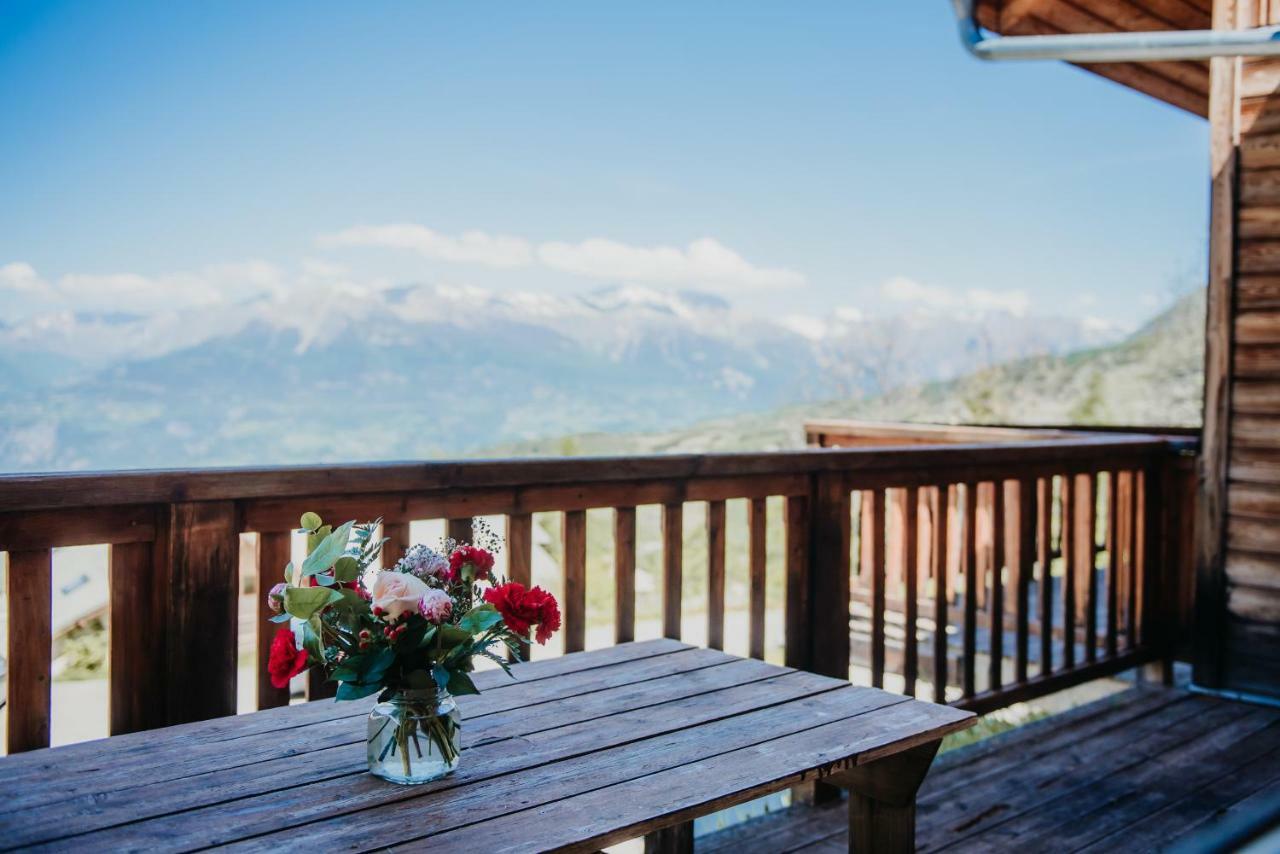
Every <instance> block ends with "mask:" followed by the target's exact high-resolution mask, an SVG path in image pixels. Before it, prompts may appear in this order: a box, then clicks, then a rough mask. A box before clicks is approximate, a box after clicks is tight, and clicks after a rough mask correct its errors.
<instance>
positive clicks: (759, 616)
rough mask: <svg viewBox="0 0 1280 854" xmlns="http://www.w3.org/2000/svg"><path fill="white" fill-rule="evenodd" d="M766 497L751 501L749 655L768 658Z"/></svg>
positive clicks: (748, 522) (748, 518) (749, 523)
mask: <svg viewBox="0 0 1280 854" xmlns="http://www.w3.org/2000/svg"><path fill="white" fill-rule="evenodd" d="M766 513H767V511H766V509H765V500H764V499H763V498H753V499H751V502H750V503H749V504H748V505H747V529H748V535H749V544H748V549H749V552H750V559H749V564H748V572H749V575H748V580H749V594H748V595H749V597H750V598H749V605H750V614H751V618H750V628H749V630H748V631H749V633H750V634H749V639H748V644H747V648H748V650H749V651H748V653H747V654H748V655H749V656H750V657H751V658H759V659H763V658H764V605H765V602H764V585H765V553H766V552H765V530H766V529H765V516H766Z"/></svg>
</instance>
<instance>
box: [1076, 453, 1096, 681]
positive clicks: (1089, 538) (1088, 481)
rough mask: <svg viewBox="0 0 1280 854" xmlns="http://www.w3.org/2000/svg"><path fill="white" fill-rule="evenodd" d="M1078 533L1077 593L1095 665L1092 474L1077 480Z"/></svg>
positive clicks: (1089, 653) (1086, 651)
mask: <svg viewBox="0 0 1280 854" xmlns="http://www.w3.org/2000/svg"><path fill="white" fill-rule="evenodd" d="M1076 487H1077V489H1078V490H1079V492H1078V494H1077V507H1078V513H1079V516H1078V517H1077V523H1076V530H1077V532H1078V533H1079V537H1080V539H1079V540H1078V543H1077V546H1076V565H1077V566H1078V567H1079V570H1080V576H1079V578H1080V583H1079V587H1078V588H1077V589H1078V590H1079V589H1081V588H1083V590H1082V592H1083V593H1084V597H1083V602H1082V603H1081V604H1082V606H1083V607H1082V608H1081V610H1082V612H1083V613H1082V614H1081V616H1083V617H1084V660H1085V661H1087V662H1089V663H1093V662H1094V661H1097V659H1098V570H1097V566H1098V560H1097V556H1098V536H1097V530H1096V529H1097V509H1098V506H1097V504H1096V503H1095V501H1094V496H1095V495H1096V492H1095V481H1094V476H1093V475H1091V474H1083V475H1080V476H1079V478H1077V481H1076Z"/></svg>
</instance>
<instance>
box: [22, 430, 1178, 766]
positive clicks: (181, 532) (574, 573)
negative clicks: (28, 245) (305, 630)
mask: <svg viewBox="0 0 1280 854" xmlns="http://www.w3.org/2000/svg"><path fill="white" fill-rule="evenodd" d="M1187 470H1188V461H1187V459H1186V458H1185V454H1184V453H1183V452H1182V451H1181V450H1180V448H1179V445H1178V443H1177V442H1171V441H1168V440H1165V439H1162V438H1156V437H1150V436H1126V437H1115V436H1098V437H1074V438H1070V439H1066V440H1057V439H1055V440H1039V441H1026V442H1017V443H988V444H961V445H952V446H947V447H894V448H855V449H830V450H826V449H813V450H806V451H796V452H783V453H753V454H716V455H684V456H649V457H618V458H570V459H539V460H515V461H476V462H470V461H468V462H431V463H417V464H381V465H363V466H323V467H300V468H270V469H210V470H200V471H139V472H121V473H107V474H50V475H8V476H0V549H2V550H4V551H5V552H7V554H8V579H9V597H8V608H9V611H8V637H9V645H8V667H9V675H8V680H9V685H8V699H9V706H8V733H7V745H8V749H9V751H11V752H12V751H19V750H28V749H32V748H36V747H40V746H44V745H46V744H48V743H49V721H50V666H51V661H50V658H51V656H50V631H51V628H50V624H51V617H50V613H51V605H50V603H51V595H52V591H51V567H52V551H51V550H52V549H54V548H58V547H64V546H76V545H86V544H108V545H109V547H110V560H109V587H110V666H109V674H110V710H109V719H110V731H111V732H112V733H120V732H128V731H134V730H140V729H146V728H151V727H157V726H162V725H168V724H175V723H181V722H186V721H192V720H198V719H203V718H209V717H214V716H219V715H230V714H234V713H235V711H236V695H237V684H236V682H237V660H236V654H237V653H236V651H237V637H236V632H237V629H236V626H237V616H238V615H237V610H238V602H239V595H238V594H239V590H238V579H239V575H240V565H239V562H240V553H241V552H240V537H241V535H242V534H255V535H256V537H255V538H254V539H255V540H256V549H255V550H254V552H253V555H254V560H255V567H254V572H256V573H257V576H258V590H259V592H260V591H262V590H264V589H267V588H269V587H270V586H271V585H272V584H274V583H275V581H277V580H278V578H279V573H280V570H281V567H283V565H284V564H285V563H286V562H287V561H288V559H289V550H290V537H291V530H292V528H293V527H294V526H295V525H296V523H297V520H298V518H299V515H300V514H301V513H302V512H303V511H304V510H314V511H317V512H319V513H320V514H321V515H322V516H323V517H324V518H325V519H327V520H346V519H372V518H376V517H381V518H382V519H383V520H384V524H385V529H384V533H385V535H386V536H388V537H389V538H390V543H389V547H390V549H389V550H390V552H391V555H390V556H391V557H392V558H394V557H396V556H397V555H398V553H399V552H401V551H402V550H403V549H404V548H405V547H406V546H407V544H408V541H409V528H408V526H409V523H410V522H411V521H415V520H426V519H443V520H447V530H448V531H449V533H450V534H451V535H454V536H458V537H466V536H467V535H468V532H469V527H470V525H471V520H472V518H473V517H476V516H504V517H505V522H506V531H505V535H506V538H507V552H508V558H507V560H508V575H509V576H510V577H511V578H513V579H514V580H518V581H522V582H525V583H529V581H530V580H531V578H530V576H531V567H532V563H533V562H532V556H533V549H534V538H533V536H532V531H533V525H532V522H533V515H532V514H534V513H543V512H558V513H560V514H562V517H561V519H562V522H561V542H560V548H559V553H560V554H561V555H562V571H563V580H564V588H563V589H564V596H563V601H562V603H561V604H562V611H563V615H564V629H563V634H564V646H565V650H566V651H574V650H578V649H582V648H583V646H584V644H585V639H586V629H587V619H586V615H587V607H586V590H587V583H588V578H587V575H588V573H587V550H588V542H587V540H588V527H587V523H586V518H587V517H586V511H588V510H589V509H595V508H612V510H613V543H612V551H613V555H614V560H613V567H612V571H613V573H614V589H615V609H614V612H615V619H614V637H615V639H616V640H617V641H618V642H623V641H628V640H631V639H632V638H633V637H634V635H635V627H636V621H637V616H636V599H637V592H636V590H637V587H636V565H637V563H636V555H637V525H636V508H637V507H639V506H644V505H658V506H659V507H660V508H661V509H660V515H661V520H662V524H661V534H660V541H661V544H660V550H661V564H660V573H659V576H660V587H661V593H662V599H661V625H662V631H663V633H664V634H665V635H667V636H669V637H679V636H680V634H681V631H682V628H681V627H682V615H683V614H684V613H685V611H686V610H687V608H686V606H692V605H694V604H696V605H697V606H698V609H699V610H701V607H702V604H703V603H688V602H685V601H683V600H682V589H683V585H682V575H683V573H684V570H685V567H684V565H683V559H684V544H685V540H686V536H685V532H684V531H683V530H682V526H683V525H684V522H685V515H686V514H685V512H684V506H685V505H686V504H689V503H691V502H698V503H705V532H703V533H702V534H701V536H704V537H705V540H704V542H705V544H706V555H707V557H706V575H707V591H708V598H707V601H706V603H705V609H706V614H707V638H708V643H709V645H711V646H715V647H722V646H723V644H724V642H725V589H726V583H725V566H726V548H727V546H726V543H727V538H726V534H725V532H726V502H728V501H732V500H735V499H745V500H746V502H747V503H748V514H747V518H748V538H747V545H746V551H747V554H746V555H745V556H744V557H745V563H746V565H747V567H748V588H749V592H748V599H749V607H748V613H749V619H748V621H747V624H748V626H749V628H748V637H747V639H746V640H747V644H746V647H747V649H748V650H749V652H750V654H751V655H753V656H758V657H763V655H764V654H765V617H766V611H767V609H768V608H769V607H775V608H776V607H778V606H781V607H782V608H783V609H784V612H785V616H784V623H785V630H784V635H785V638H784V646H785V653H784V655H785V662H786V663H787V664H788V665H790V666H793V667H798V668H804V669H809V670H813V671H817V672H820V673H825V674H829V675H835V676H839V677H842V678H848V677H849V675H850V668H851V661H852V664H853V665H854V675H855V678H863V677H865V678H866V680H867V681H869V682H870V683H872V684H875V685H883V684H884V683H885V681H886V674H892V675H895V676H898V677H901V680H902V682H901V685H902V687H904V688H905V691H906V692H907V693H912V694H915V693H918V692H920V691H921V684H922V683H923V682H926V681H927V682H929V683H931V686H932V687H931V688H930V689H929V690H928V692H927V693H928V696H930V697H931V698H933V699H935V700H938V701H942V702H953V703H956V704H958V705H961V706H964V707H966V708H971V709H976V710H980V711H986V710H990V709H993V708H997V707H1000V706H1003V705H1006V704H1009V703H1012V702H1017V701H1021V700H1026V699H1029V698H1031V697H1034V696H1037V695H1040V694H1043V693H1047V692H1050V691H1054V690H1057V689H1059V688H1062V687H1066V686H1069V685H1072V684H1075V683H1078V682H1081V681H1084V680H1086V679H1091V678H1095V677H1097V676H1101V675H1105V674H1108V673H1113V672H1117V671H1120V670H1123V669H1126V668H1129V667H1132V666H1134V665H1137V664H1141V663H1144V662H1148V661H1152V660H1156V659H1160V658H1163V657H1166V656H1168V655H1169V654H1170V652H1171V650H1172V648H1173V646H1172V644H1173V642H1174V640H1175V638H1176V637H1177V636H1178V634H1179V633H1180V629H1179V627H1180V626H1181V625H1182V624H1181V622H1180V621H1181V619H1182V616H1181V613H1180V610H1179V609H1180V608H1181V607H1182V606H1181V604H1180V603H1181V597H1182V595H1183V594H1182V593H1181V592H1180V591H1182V590H1183V589H1184V588H1185V587H1186V585H1187V584H1188V583H1189V581H1188V579H1186V578H1182V577H1181V576H1182V574H1183V567H1184V566H1185V563H1184V562H1183V561H1182V560H1181V558H1180V556H1179V555H1180V550H1181V549H1182V548H1183V538H1182V536H1181V531H1182V530H1184V529H1185V528H1187V527H1189V525H1188V521H1187V519H1188V518H1189V517H1185V516H1184V515H1183V514H1184V512H1185V508H1184V507H1183V502H1182V501H1181V500H1178V501H1170V500H1167V499H1168V498H1169V497H1170V496H1172V495H1174V494H1175V490H1174V489H1173V487H1172V485H1173V484H1175V483H1185V478H1186V471H1187ZM1180 479H1181V480H1180ZM1113 485H1118V489H1117V488H1114V487H1113ZM1113 493H1114V494H1115V495H1117V496H1118V500H1111V496H1112V494H1113ZM766 499H771V501H770V502H767V501H766ZM779 499H780V503H781V507H782V510H783V516H784V519H783V520H782V522H783V524H782V526H781V529H782V531H783V533H784V538H785V547H784V549H783V554H784V558H783V562H784V564H785V572H784V576H785V585H784V587H785V594H784V600H785V601H783V602H780V603H779V602H774V603H769V602H768V601H767V595H766V583H765V582H766V570H765V563H766V549H765V545H766V537H767V530H768V525H767V523H768V521H769V516H770V513H771V511H770V507H771V506H772V507H774V508H776V507H778V505H779ZM891 508H894V509H892V510H891ZM980 508H982V509H981V510H980ZM899 510H900V512H899ZM855 518H856V519H858V523H857V524H854V522H853V520H854V519H855ZM999 531H1004V532H1005V535H1004V536H997V535H996V534H995V532H999ZM984 532H985V533H984ZM690 533H691V535H697V532H690ZM1095 544H1101V548H1100V549H1099V548H1096V547H1095ZM775 545H776V544H775ZM1055 556H1056V557H1055ZM257 599H258V601H259V602H262V600H263V597H262V596H261V595H259V596H258V597H257ZM257 607H258V608H259V609H262V608H263V607H264V605H261V604H260V605H258V606H257ZM266 616H267V615H266V614H265V613H262V612H261V611H260V613H259V614H258V619H257V624H258V626H259V631H258V636H259V642H258V656H257V659H258V660H257V674H258V675H257V680H256V681H257V705H258V707H260V708H263V707H269V706H275V705H280V704H283V703H286V702H288V696H287V695H286V693H285V692H283V691H278V690H276V689H273V688H272V687H271V686H270V683H269V681H268V680H267V678H266V673H265V658H266V645H267V643H268V642H269V640H270V624H268V623H267V622H266V621H265V618H266ZM863 668H865V670H864V669H863ZM324 694H325V690H324V686H323V684H322V683H319V682H312V684H311V685H310V686H309V696H312V697H316V696H323V695H324Z"/></svg>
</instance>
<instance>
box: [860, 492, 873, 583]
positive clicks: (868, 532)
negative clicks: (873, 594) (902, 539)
mask: <svg viewBox="0 0 1280 854" xmlns="http://www.w3.org/2000/svg"><path fill="white" fill-rule="evenodd" d="M874 496H875V492H874V490H870V489H864V490H861V491H860V492H859V493H858V570H857V572H856V573H855V578H856V579H857V583H858V584H860V585H862V586H863V588H864V589H866V590H868V591H869V590H870V589H871V575H872V569H871V567H872V566H874V565H875V562H876V560H875V553H876V537H875V513H874V511H873V510H872V505H874V504H875V497H874Z"/></svg>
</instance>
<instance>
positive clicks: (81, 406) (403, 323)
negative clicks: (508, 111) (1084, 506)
mask: <svg viewBox="0 0 1280 854" xmlns="http://www.w3.org/2000/svg"><path fill="white" fill-rule="evenodd" d="M1121 337H1122V332H1121V330H1120V329H1118V328H1116V327H1114V326H1110V325H1107V324H1099V323H1097V322H1093V321H1087V320H1082V319H1070V318H1062V317H1037V316H1015V315H1012V314H1009V313H1007V312H1001V311H992V312H986V313H982V314H975V315H972V316H957V315H956V314H955V313H954V312H950V313H948V312H942V311H931V310H929V309H928V308H926V307H922V308H920V309H918V310H914V311H910V312H907V313H904V314H900V315H895V316H884V317H862V316H859V315H857V314H856V313H850V312H845V313H843V314H837V315H834V316H832V317H829V318H822V319H819V318H812V317H808V318H806V317H798V316H793V317H783V318H762V317H757V316H753V315H750V314H747V313H744V312H741V311H739V310H737V309H735V307H734V306H733V305H731V304H730V303H729V302H728V301H726V300H724V299H723V298H720V297H717V296H713V295H708V294H704V293H696V292H667V291H658V290H651V289H645V288H636V287H612V288H604V289H600V290H596V291H592V292H590V293H584V294H580V295H572V296H560V295H547V294H533V293H494V292H489V291H482V290H478V289H469V288H454V287H443V286H434V285H406V286H402V287H397V288H392V289H389V290H382V291H361V290H353V289H344V288H342V287H338V286H332V287H326V288H316V289H313V290H309V291H306V292H295V293H292V294H290V295H288V296H287V297H282V296H274V297H267V296H263V297H260V298H256V299H253V300H249V301H246V302H242V303H237V304H223V305H215V306H212V307H202V308H199V309H189V310H184V311H173V312H162V313H156V314H150V315H134V314H123V313H117V314H110V313H95V314H89V313H71V312H66V313H58V314H49V315H43V316H38V317H33V318H28V319H25V320H23V321H21V322H15V323H11V324H9V325H6V326H2V327H0V470H5V471H37V470H71V469H111V468H133V467H176V466H201V465H237V464H273V463H307V462H316V463H318V462H330V461H360V460H375V459H411V458H430V457H439V456H443V455H465V454H469V453H475V452H476V451H477V450H478V449H482V448H491V447H494V446H499V445H510V444H513V443H515V444H519V443H529V442H533V441H536V440H540V439H544V438H546V437H557V436H565V435H572V434H583V433H603V434H618V433H633V432H654V431H670V430H678V429H683V428H686V427H688V426H689V425H692V424H695V423H699V422H703V421H706V420H707V419H715V418H723V417H732V416H737V415H743V414H747V413H759V412H767V411H771V410H775V409H778V408H781V407H789V406H795V405H799V404H811V403H814V402H820V401H827V400H832V399H841V400H867V399H881V398H884V397H885V396H886V395H893V394H895V393H899V392H900V391H901V390H902V389H907V388H919V387H922V386H924V387H928V386H929V384H935V383H939V382H947V381H951V380H954V379H955V378H957V377H962V376H967V375H972V374H974V373H975V372H980V371H982V370H984V369H989V368H991V367H992V366H996V365H1001V364H1005V363H1009V362H1011V361H1014V362H1016V361H1018V360H1025V359H1028V358H1033V357H1046V358H1057V357H1060V356H1064V355H1065V354H1069V353H1073V352H1077V351H1080V350H1081V349H1082V348H1090V347H1097V346H1100V345H1107V344H1110V343H1113V342H1116V341H1118V340H1121Z"/></svg>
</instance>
